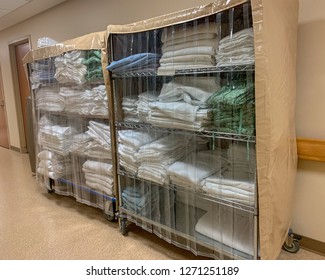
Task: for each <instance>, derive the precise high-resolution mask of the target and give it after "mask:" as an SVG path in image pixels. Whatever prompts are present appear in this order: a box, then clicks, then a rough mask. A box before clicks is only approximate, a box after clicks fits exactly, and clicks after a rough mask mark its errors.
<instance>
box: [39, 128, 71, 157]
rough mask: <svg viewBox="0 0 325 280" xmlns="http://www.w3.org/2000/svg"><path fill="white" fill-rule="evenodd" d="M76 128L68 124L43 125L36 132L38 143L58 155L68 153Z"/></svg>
mask: <svg viewBox="0 0 325 280" xmlns="http://www.w3.org/2000/svg"><path fill="white" fill-rule="evenodd" d="M74 134H76V130H75V129H74V128H73V127H70V126H60V125H44V126H40V128H39V132H38V141H39V144H40V145H41V146H43V147H45V148H47V149H49V150H51V151H53V152H56V153H58V154H60V155H63V156H65V155H68V154H69V152H70V146H71V142H72V137H73V135H74Z"/></svg>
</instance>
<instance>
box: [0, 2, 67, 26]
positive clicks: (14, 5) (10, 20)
mask: <svg viewBox="0 0 325 280" xmlns="http://www.w3.org/2000/svg"><path fill="white" fill-rule="evenodd" d="M64 1H66V0H0V31H1V30H4V29H6V28H8V27H10V26H13V25H15V24H17V23H19V22H22V21H24V20H26V19H28V18H30V17H32V16H35V15H37V14H39V13H41V12H43V11H45V10H47V9H49V8H52V7H54V6H55V5H57V4H60V3H62V2H64Z"/></svg>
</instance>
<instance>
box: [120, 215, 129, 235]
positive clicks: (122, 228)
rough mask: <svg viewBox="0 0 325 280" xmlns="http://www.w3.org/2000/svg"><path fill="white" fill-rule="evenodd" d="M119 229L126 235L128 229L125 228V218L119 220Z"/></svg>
mask: <svg viewBox="0 0 325 280" xmlns="http://www.w3.org/2000/svg"><path fill="white" fill-rule="evenodd" d="M120 230H121V233H122V235H126V234H127V233H128V230H127V228H126V219H122V220H121V225H120Z"/></svg>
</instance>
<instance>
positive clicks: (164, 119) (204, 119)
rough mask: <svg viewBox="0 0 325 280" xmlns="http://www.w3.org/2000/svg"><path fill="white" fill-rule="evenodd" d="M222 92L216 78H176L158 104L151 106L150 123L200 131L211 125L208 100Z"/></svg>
mask: <svg viewBox="0 0 325 280" xmlns="http://www.w3.org/2000/svg"><path fill="white" fill-rule="evenodd" d="M219 88H220V86H219V82H218V80H217V79H216V78H214V77H187V76H185V77H176V78H174V79H173V80H172V81H171V82H169V83H165V84H164V85H163V87H162V89H161V92H160V94H159V96H158V98H157V101H155V102H149V103H148V107H149V114H148V117H147V118H146V120H147V122H148V123H151V124H153V125H156V126H161V127H169V128H170V127H171V128H178V129H185V130H193V131H199V130H202V129H204V128H206V127H208V126H210V125H211V121H212V112H211V110H210V109H209V108H207V105H206V101H207V99H208V98H209V97H210V96H211V95H212V94H213V93H214V92H215V91H217V90H218V89H219Z"/></svg>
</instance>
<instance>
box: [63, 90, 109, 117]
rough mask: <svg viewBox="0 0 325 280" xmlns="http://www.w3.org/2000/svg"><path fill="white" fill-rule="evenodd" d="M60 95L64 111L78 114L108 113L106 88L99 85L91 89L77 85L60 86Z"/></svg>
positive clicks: (105, 114)
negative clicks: (63, 100) (63, 101)
mask: <svg viewBox="0 0 325 280" xmlns="http://www.w3.org/2000/svg"><path fill="white" fill-rule="evenodd" d="M60 96H62V97H63V98H65V111H66V112H69V113H76V114H80V115H104V116H107V115H108V104H107V95H106V88H105V86H104V85H99V86H97V87H94V88H92V89H91V90H84V89H81V88H79V87H61V88H60Z"/></svg>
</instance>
